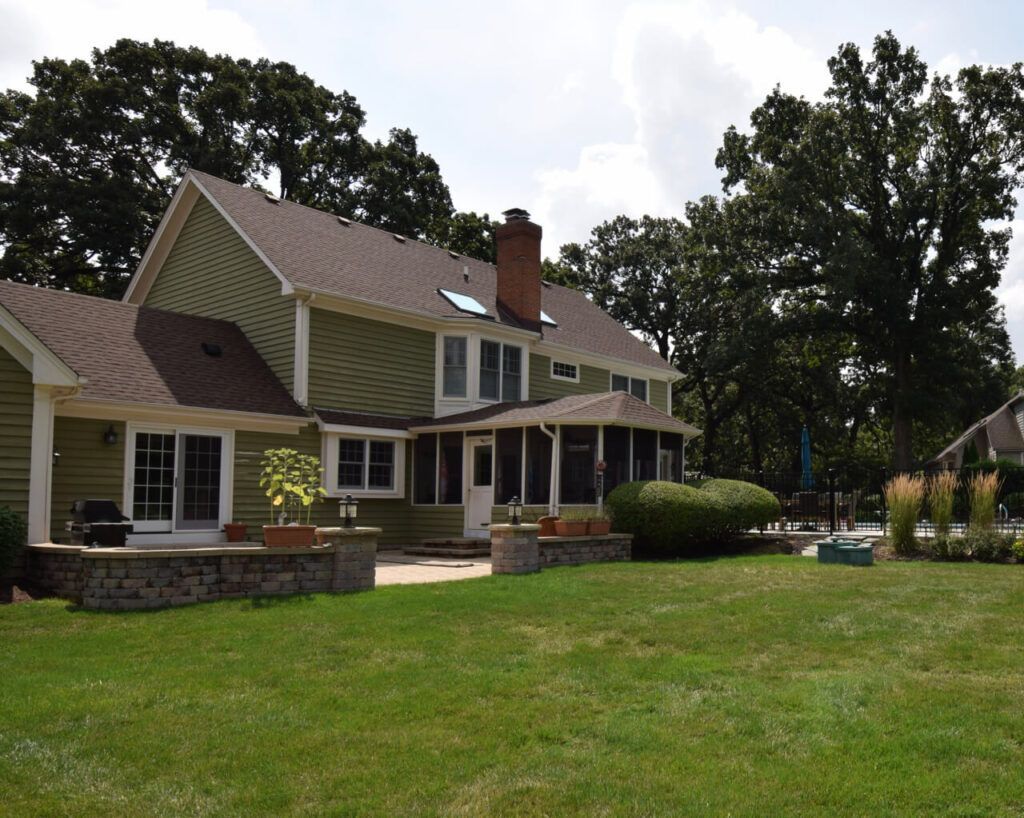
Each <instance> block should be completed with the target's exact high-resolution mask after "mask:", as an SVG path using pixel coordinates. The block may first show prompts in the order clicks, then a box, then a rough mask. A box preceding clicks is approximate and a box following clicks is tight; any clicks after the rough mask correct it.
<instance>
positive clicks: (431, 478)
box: [413, 435, 437, 503]
mask: <svg viewBox="0 0 1024 818" xmlns="http://www.w3.org/2000/svg"><path fill="white" fill-rule="evenodd" d="M415 448H416V453H415V455H414V456H415V465H414V467H413V468H414V470H415V471H414V474H415V476H414V478H413V480H414V482H415V484H416V486H415V492H414V499H413V502H414V503H435V502H437V435H420V436H419V437H418V438H416V447H415Z"/></svg>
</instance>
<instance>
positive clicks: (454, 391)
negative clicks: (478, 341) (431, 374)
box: [443, 335, 466, 398]
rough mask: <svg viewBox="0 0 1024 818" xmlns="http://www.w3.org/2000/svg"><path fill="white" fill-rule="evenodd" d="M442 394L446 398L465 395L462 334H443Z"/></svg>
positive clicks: (464, 357)
mask: <svg viewBox="0 0 1024 818" xmlns="http://www.w3.org/2000/svg"><path fill="white" fill-rule="evenodd" d="M443 394H444V397H446V398H464V397H466V339H465V337H463V336H458V335H456V336H445V339H444V384H443Z"/></svg>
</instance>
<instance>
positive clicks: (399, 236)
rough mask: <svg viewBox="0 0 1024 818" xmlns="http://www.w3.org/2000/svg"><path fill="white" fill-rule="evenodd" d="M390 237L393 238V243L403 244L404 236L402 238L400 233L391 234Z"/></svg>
mask: <svg viewBox="0 0 1024 818" xmlns="http://www.w3.org/2000/svg"><path fill="white" fill-rule="evenodd" d="M391 235H392V236H394V237H395V241H398V242H401V243H402V244H405V236H403V235H402V234H401V233H392V234H391Z"/></svg>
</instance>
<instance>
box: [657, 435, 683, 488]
mask: <svg viewBox="0 0 1024 818" xmlns="http://www.w3.org/2000/svg"><path fill="white" fill-rule="evenodd" d="M658 460H659V462H660V464H661V479H662V480H669V481H671V482H673V483H682V482H683V436H682V435H677V434H673V433H672V432H662V433H661V439H660V444H659V449H658Z"/></svg>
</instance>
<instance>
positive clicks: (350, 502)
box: [338, 494, 359, 528]
mask: <svg viewBox="0 0 1024 818" xmlns="http://www.w3.org/2000/svg"><path fill="white" fill-rule="evenodd" d="M338 506H339V509H338V510H339V511H340V512H341V516H342V517H344V518H345V523H344V525H345V528H351V527H352V521H353V520H354V519H355V518H356V513H357V511H358V509H359V501H358V500H356V499H355V498H354V497H353V496H352V495H351V494H346V495H345V496H344V497H343V498H342V499H341V501H340V502H339V503H338Z"/></svg>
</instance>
